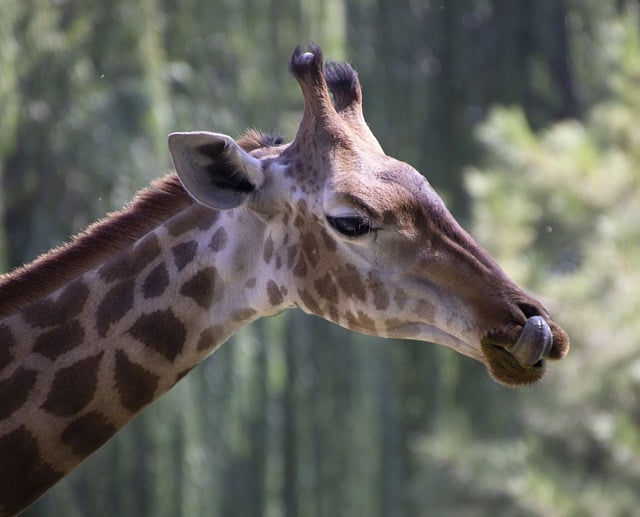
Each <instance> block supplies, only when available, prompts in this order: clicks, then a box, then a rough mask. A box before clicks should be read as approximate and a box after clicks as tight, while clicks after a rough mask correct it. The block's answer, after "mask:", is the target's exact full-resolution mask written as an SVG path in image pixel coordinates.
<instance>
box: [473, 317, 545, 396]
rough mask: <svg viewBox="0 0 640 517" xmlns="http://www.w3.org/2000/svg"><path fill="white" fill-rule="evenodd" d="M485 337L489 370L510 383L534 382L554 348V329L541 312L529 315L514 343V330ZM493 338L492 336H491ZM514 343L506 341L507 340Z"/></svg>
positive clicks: (541, 372) (484, 346) (497, 377)
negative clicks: (536, 314)
mask: <svg viewBox="0 0 640 517" xmlns="http://www.w3.org/2000/svg"><path fill="white" fill-rule="evenodd" d="M500 334H501V335H500V336H498V335H496V334H494V335H493V336H491V337H488V338H485V339H484V340H483V341H482V343H481V346H482V350H483V352H484V354H485V358H486V363H487V366H488V368H489V371H490V372H491V374H492V375H493V376H494V378H495V379H496V380H498V381H499V382H502V383H504V384H508V385H512V386H515V385H521V384H531V383H533V382H536V381H537V380H539V379H540V378H541V377H542V376H543V375H544V372H545V370H546V359H547V358H549V357H550V355H551V352H552V348H553V333H552V331H551V328H550V327H549V324H548V323H547V322H546V320H545V319H544V318H543V317H542V316H532V317H530V318H528V319H527V321H526V322H525V324H524V326H523V327H522V330H521V331H520V332H519V335H518V336H517V339H515V343H514V338H515V336H514V331H513V330H512V331H511V332H509V333H508V334H509V335H510V336H513V337H511V338H507V336H505V335H504V334H502V333H500ZM492 338H493V339H492ZM509 341H510V342H511V343H513V344H511V345H506V343H505V342H509Z"/></svg>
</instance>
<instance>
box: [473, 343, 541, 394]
mask: <svg viewBox="0 0 640 517" xmlns="http://www.w3.org/2000/svg"><path fill="white" fill-rule="evenodd" d="M482 351H483V352H484V356H485V361H484V362H485V364H486V366H487V368H488V370H489V373H490V374H491V376H492V377H493V378H494V379H495V380H496V381H497V382H499V383H500V384H504V385H506V386H514V387H515V386H524V385H527V384H533V383H535V382H538V381H539V380H540V379H542V378H543V377H544V374H545V372H546V369H547V361H546V360H545V359H539V360H538V361H536V362H535V363H534V364H532V365H526V364H522V363H520V362H519V361H518V359H516V357H515V356H514V355H513V354H512V353H511V352H510V351H509V350H508V349H506V348H504V347H503V346H501V345H495V344H492V343H491V342H489V341H487V340H483V341H482Z"/></svg>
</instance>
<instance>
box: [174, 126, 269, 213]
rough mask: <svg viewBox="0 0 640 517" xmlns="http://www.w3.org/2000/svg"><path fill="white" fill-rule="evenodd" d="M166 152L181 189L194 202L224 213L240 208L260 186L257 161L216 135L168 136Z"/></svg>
mask: <svg viewBox="0 0 640 517" xmlns="http://www.w3.org/2000/svg"><path fill="white" fill-rule="evenodd" d="M169 152H170V154H171V160H172V161H173V166H174V167H175V169H176V172H177V173H178V177H179V178H180V181H181V182H182V185H183V186H184V188H185V189H186V190H187V192H189V194H191V196H193V197H194V198H195V199H196V201H198V202H200V203H202V204H203V205H206V206H208V207H210V208H216V209H219V210H224V209H228V208H235V207H237V206H240V205H241V204H243V203H244V202H245V201H246V200H247V199H248V197H249V195H250V194H251V193H252V192H253V191H254V190H256V189H257V188H259V187H260V185H262V182H263V180H264V173H263V172H262V163H261V162H260V160H258V159H256V158H254V157H253V156H251V155H249V154H248V153H247V152H245V151H244V150H242V149H241V148H240V146H239V145H238V144H237V143H236V142H235V140H233V138H231V137H229V136H227V135H222V134H219V133H209V132H206V131H194V132H190V133H171V134H170V135H169Z"/></svg>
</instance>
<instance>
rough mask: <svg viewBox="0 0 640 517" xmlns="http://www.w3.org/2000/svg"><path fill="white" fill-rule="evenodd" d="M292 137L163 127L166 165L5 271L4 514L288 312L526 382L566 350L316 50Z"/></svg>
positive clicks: (0, 283) (1, 294)
mask: <svg viewBox="0 0 640 517" xmlns="http://www.w3.org/2000/svg"><path fill="white" fill-rule="evenodd" d="M289 67H290V71H291V72H292V74H293V76H294V77H295V79H296V80H297V81H298V83H299V85H300V88H301V90H302V94H303V98H304V111H303V115H302V120H301V122H300V126H299V129H298V132H297V134H296V135H295V137H294V139H293V141H292V142H291V143H284V141H283V139H282V138H281V137H278V136H273V135H265V134H262V133H259V132H258V131H256V130H250V131H248V132H247V133H246V134H245V135H244V136H243V137H241V138H240V139H238V140H237V141H236V140H234V139H232V138H231V137H229V136H227V135H223V134H217V133H210V132H186V133H172V134H171V135H169V141H168V145H169V152H170V155H171V158H172V161H173V165H174V168H175V173H169V174H168V175H167V176H165V177H164V178H162V179H159V180H156V182H154V183H153V184H152V186H151V187H150V188H148V189H146V190H143V191H142V192H141V193H139V194H138V195H137V197H136V198H135V200H134V201H133V202H132V203H131V204H129V205H128V206H127V207H125V208H124V209H123V210H122V211H120V212H118V213H115V214H112V215H110V216H108V217H107V218H106V219H104V220H102V221H100V222H98V223H95V224H94V225H92V226H90V227H89V228H88V229H87V230H86V231H85V232H83V233H81V234H79V235H77V236H76V237H74V238H73V239H72V240H71V241H70V243H68V244H66V245H64V246H62V247H60V248H58V249H55V250H53V251H51V252H49V253H46V254H44V255H43V256H41V257H40V258H38V259H37V260H36V261H35V262H33V263H31V264H29V265H27V266H24V267H22V268H21V269H18V270H16V271H14V272H11V273H8V274H6V275H4V276H3V277H0V514H1V515H12V514H15V513H17V512H19V511H21V510H22V509H24V508H25V507H26V506H28V505H29V504H31V503H32V502H33V501H34V500H35V499H37V498H38V497H39V496H40V495H41V494H42V493H43V492H44V491H46V490H47V489H48V488H49V487H50V486H52V485H53V484H54V483H56V482H57V481H58V480H59V479H61V478H62V477H63V476H65V475H66V474H67V473H68V472H70V471H71V470H72V469H74V468H75V467H76V466H77V465H78V464H79V463H80V462H81V461H82V460H83V459H84V458H86V457H87V456H89V455H90V454H91V453H92V452H94V451H95V450H96V449H97V448H98V447H100V446H101V445H102V444H103V443H105V442H106V441H107V440H109V438H110V437H111V436H112V435H113V434H114V433H116V432H117V431H118V430H119V429H120V428H122V427H123V426H124V425H125V424H126V423H127V422H128V421H130V420H131V419H132V418H133V417H134V416H135V415H136V414H138V413H139V412H140V411H142V410H143V409H144V408H145V407H146V406H147V405H148V404H150V403H151V402H152V401H153V400H155V399H156V398H158V397H159V396H160V395H162V394H163V393H164V392H166V391H167V390H169V389H170V388H171V387H172V386H173V385H174V384H175V383H176V382H178V381H179V380H180V379H181V378H182V377H183V376H184V375H186V374H187V373H188V372H189V371H190V370H191V369H192V368H193V367H194V366H195V365H196V364H198V363H199V362H201V361H202V360H204V359H205V358H206V357H208V356H209V355H210V354H211V353H212V352H213V351H214V350H216V348H217V347H218V346H219V345H220V344H221V343H223V342H224V341H225V340H226V339H228V338H229V337H230V336H231V335H232V334H233V333H234V332H236V331H237V330H238V329H239V328H241V327H242V326H244V325H247V324H249V323H251V322H252V321H254V320H256V319H258V318H261V317H266V316H271V315H274V314H276V313H279V312H281V311H283V310H285V309H289V308H295V307H297V308H301V309H302V310H304V311H306V312H309V313H312V314H316V315H318V316H321V317H323V318H325V319H327V320H329V321H331V322H334V323H336V324H338V325H341V326H343V327H346V328H349V329H352V330H354V331H358V332H362V333H367V334H372V335H378V336H384V337H393V338H407V339H416V340H421V341H427V342H435V343H439V344H442V345H445V346H449V347H452V348H453V349H455V350H457V351H458V352H460V353H462V354H464V355H466V356H469V357H472V358H474V359H476V360H478V361H480V362H482V363H484V364H485V365H486V366H487V368H488V370H489V372H490V374H491V375H492V376H493V377H494V378H495V380H497V381H498V382H500V383H503V384H506V385H511V386H517V385H522V384H529V383H533V382H536V381H537V380H539V379H540V378H541V377H542V376H543V375H544V373H545V370H546V367H547V360H548V359H551V360H557V359H560V358H562V357H564V356H565V354H566V353H567V352H568V349H569V338H568V336H567V334H566V333H565V332H564V330H563V329H562V328H561V327H560V326H559V325H558V324H556V323H555V322H554V321H553V320H552V319H551V317H550V316H549V313H548V312H547V310H546V309H545V308H544V307H543V306H542V305H541V303H540V302H539V301H537V300H536V299H535V298H533V297H532V296H531V295H529V294H527V293H526V292H525V291H524V290H523V289H522V288H520V287H519V286H517V285H516V284H515V283H514V282H513V281H511V280H510V279H509V278H508V277H507V275H506V274H505V273H504V272H503V271H502V270H501V269H500V267H499V266H498V265H497V263H496V262H495V261H494V260H493V259H492V258H491V257H490V256H489V255H488V253H487V252H486V251H484V250H483V249H482V248H481V247H480V246H479V245H478V244H477V243H476V242H475V241H474V240H473V239H472V237H471V236H470V235H468V234H467V233H466V232H465V231H464V230H463V229H462V228H461V227H460V226H459V225H458V223H457V222H456V221H455V220H454V218H453V217H452V216H451V214H450V213H449V212H448V211H447V209H446V208H445V206H444V204H443V202H442V201H441V200H440V198H439V197H438V196H437V194H436V193H435V192H434V191H433V189H432V188H431V186H430V185H429V183H428V182H427V180H426V179H425V178H424V177H423V176H422V175H420V174H419V173H418V172H417V171H416V170H415V169H413V168H412V167H411V166H409V165H408V164H406V163H403V162H401V161H398V160H395V159H393V158H391V157H389V156H387V155H386V154H385V153H384V151H383V149H382V147H381V146H380V144H379V142H378V141H377V140H376V138H375V137H374V135H373V133H372V132H371V131H370V129H369V127H368V126H367V124H366V122H365V119H364V116H363V110H362V91H361V87H360V83H359V80H358V76H357V73H356V72H355V70H354V69H353V68H352V67H351V66H350V65H348V64H346V63H336V62H329V63H327V64H326V65H324V64H323V58H322V51H321V49H320V48H319V47H318V46H317V45H314V44H312V45H311V46H310V47H309V49H308V50H304V49H303V48H302V47H297V48H296V49H295V51H294V53H293V56H292V57H291V59H290V62H289Z"/></svg>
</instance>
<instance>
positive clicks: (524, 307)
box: [518, 302, 540, 319]
mask: <svg viewBox="0 0 640 517" xmlns="http://www.w3.org/2000/svg"><path fill="white" fill-rule="evenodd" d="M518 308H519V309H520V310H521V311H522V314H524V316H525V318H527V319H529V318H531V317H533V316H540V309H538V308H537V307H535V306H533V305H531V304H530V303H526V302H520V303H518Z"/></svg>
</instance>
